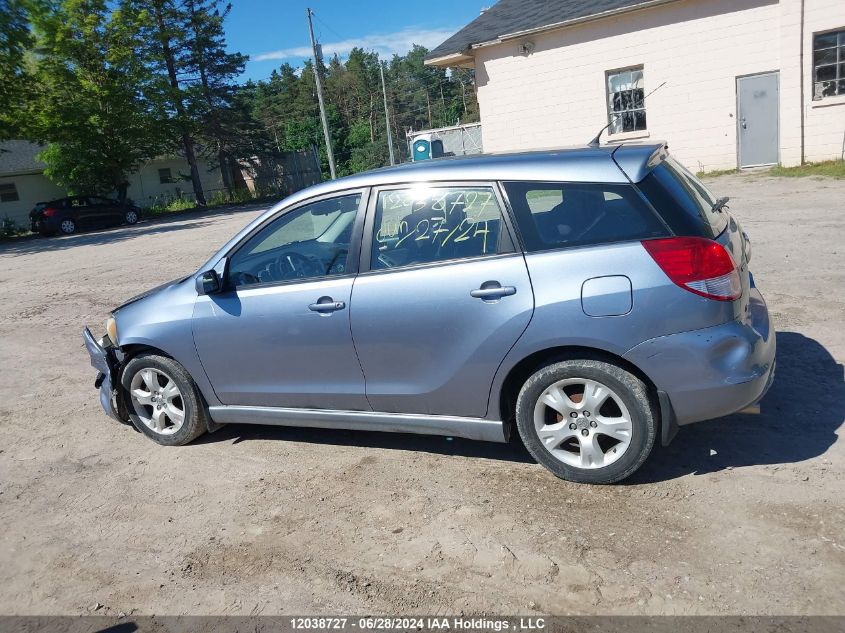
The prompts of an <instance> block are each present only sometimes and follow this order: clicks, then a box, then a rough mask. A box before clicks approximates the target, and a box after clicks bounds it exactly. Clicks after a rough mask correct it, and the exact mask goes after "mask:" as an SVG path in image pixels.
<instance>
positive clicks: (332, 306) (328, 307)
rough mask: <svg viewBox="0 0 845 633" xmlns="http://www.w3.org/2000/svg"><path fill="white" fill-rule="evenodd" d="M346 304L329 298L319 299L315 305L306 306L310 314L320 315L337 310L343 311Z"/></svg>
mask: <svg viewBox="0 0 845 633" xmlns="http://www.w3.org/2000/svg"><path fill="white" fill-rule="evenodd" d="M345 307H346V304H345V303H344V302H343V301H335V300H334V299H332V298H331V297H320V298H319V299H317V302H316V303H312V304H310V305H309V306H308V309H309V310H311V311H312V312H320V313H321V314H328V313H329V312H335V311H337V310H343V309H344V308H345Z"/></svg>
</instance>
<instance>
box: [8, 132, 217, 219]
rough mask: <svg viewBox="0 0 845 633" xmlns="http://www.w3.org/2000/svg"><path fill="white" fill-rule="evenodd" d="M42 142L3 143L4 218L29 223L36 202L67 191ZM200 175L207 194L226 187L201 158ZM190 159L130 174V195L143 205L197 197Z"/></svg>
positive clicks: (161, 162)
mask: <svg viewBox="0 0 845 633" xmlns="http://www.w3.org/2000/svg"><path fill="white" fill-rule="evenodd" d="M41 149H42V148H41V146H39V145H36V144H35V143H30V142H29V141H6V142H5V143H0V219H2V218H4V217H9V218H11V219H12V220H14V221H15V222H16V223H17V224H18V225H20V226H27V225H28V224H29V212H30V211H31V210H32V208H33V207H34V206H35V203H36V202H47V201H50V200H55V199H56V198H63V197H64V196H66V195H67V192H66V191H65V190H64V189H62V188H60V187H57V186H56V185H54V184H53V183H52V182H51V181H50V180H48V179H47V177H46V176H45V175H44V163H42V162H41V161H39V160H38V158H37V157H36V156H37V154H38V152H40V151H41ZM199 171H200V179H201V181H202V184H203V189H204V190H205V195H206V197H210V196H212V195H213V194H214V192H215V191H220V190H222V188H223V182H222V179H221V176H220V170H219V169H217V168H214V169H211V168H210V167H209V165H208V163H206V162H205V161H203V160H200V161H199ZM189 176H190V169H189V167H188V163H187V161H185V160H184V159H182V158H178V157H163V158H157V159H155V160H153V161H150V162H148V163H145V164H144V165H142V166H141V167H140V169H138V171H137V172H135V173H133V174H132V175H131V176H130V177H129V190H128V196H129V197H130V198H131V199H132V200H134V201H135V203H136V204H138V205H139V206H142V207H148V206H151V205H153V204H155V203H156V202H159V201H162V202H165V201H169V200H172V199H173V198H175V197H178V196H181V195H186V196H191V197H193V187H192V185H191V182H190V180H185V177H189Z"/></svg>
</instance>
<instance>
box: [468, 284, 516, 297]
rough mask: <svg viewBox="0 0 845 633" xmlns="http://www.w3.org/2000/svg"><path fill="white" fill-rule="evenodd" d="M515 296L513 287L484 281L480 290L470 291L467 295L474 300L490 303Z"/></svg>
mask: <svg viewBox="0 0 845 633" xmlns="http://www.w3.org/2000/svg"><path fill="white" fill-rule="evenodd" d="M515 294H516V288H514V287H513V286H503V285H501V284H500V283H499V282H498V281H485V282H484V283H483V284H481V288H478V289H476V290H472V291H470V293H469V295H470V296H471V297H475V298H476V299H484V300H485V301H491V300H495V299H501V298H502V297H509V296H511V295H515Z"/></svg>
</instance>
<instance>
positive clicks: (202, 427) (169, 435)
mask: <svg viewBox="0 0 845 633" xmlns="http://www.w3.org/2000/svg"><path fill="white" fill-rule="evenodd" d="M121 385H122V386H123V389H124V390H125V391H124V396H125V399H126V403H127V410H128V411H129V419H130V420H131V421H132V424H133V425H134V426H135V428H136V429H138V430H139V431H140V432H141V433H143V434H144V435H146V436H147V437H149V438H150V439H151V440H153V441H154V442H156V443H158V444H161V445H162V446H184V445H185V444H188V443H189V442H192V441H193V440H195V439H196V438H198V437H199V436H200V435H202V434H203V433H205V431H206V430H207V428H208V424H207V416H208V413H207V411H206V408H205V402H204V401H203V399H202V396H201V395H200V393H199V390H198V389H197V386H196V384H195V383H194V381H193V380H192V379H191V376H190V374H188V372H187V371H186V370H185V368H184V367H182V365H180V364H179V363H177V362H176V361H175V360H173V359H172V358H167V357H166V356H160V355H158V354H140V355H138V356H136V357H134V358H133V359H132V360H130V361H129V362H128V363H127V364H126V367H125V368H124V370H123V374H122V375H121Z"/></svg>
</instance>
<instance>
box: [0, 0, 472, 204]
mask: <svg viewBox="0 0 845 633" xmlns="http://www.w3.org/2000/svg"><path fill="white" fill-rule="evenodd" d="M229 8H230V7H229V5H228V4H225V0H0V140H2V139H3V138H19V137H23V138H27V139H30V140H34V141H37V142H40V143H43V144H45V145H46V148H45V149H44V151H43V152H42V153H41V155H40V158H41V159H42V160H43V161H44V162H45V163H46V165H47V168H46V170H45V173H46V175H47V176H48V177H49V178H50V179H51V180H53V182H55V183H56V184H58V185H60V186H63V187H65V188H67V189H68V191H69V192H71V193H102V194H110V193H112V192H114V191H117V193H118V195H119V196H125V195H126V194H127V191H126V188H127V182H128V177H129V175H130V174H131V173H133V172H134V171H135V170H137V169H138V168H139V166H140V165H142V164H144V163H145V162H147V161H149V160H150V159H153V158H155V157H158V156H162V155H174V154H176V155H180V154H181V155H183V156H185V158H186V159H187V161H188V163H189V165H190V166H191V170H190V171H191V176H190V178H191V180H192V183H193V188H194V198H195V199H196V200H198V201H200V204H202V203H203V201H204V195H205V194H204V192H203V190H202V183H201V182H200V178H199V168H198V166H197V157H204V158H206V159H207V160H208V161H209V162H210V163H211V164H212V166H220V168H221V171H222V174H223V185H224V188H225V189H226V194H225V196H226V199H227V200H229V201H231V200H236V199H238V197H239V196H243V195H244V194H243V193H241V191H242V190H241V189H238V184H239V183H238V180H239V174H238V165H239V164H242V162H243V161H245V160H246V161H250V162H252V163H253V164H256V165H262V166H268V167H270V168H272V165H273V163H274V161H273V158H274V157H276V156H278V155H279V154H280V153H282V152H286V151H294V150H308V149H310V148H311V147H316V148H317V153H318V156H319V158H320V162H321V169H322V172H323V175H324V177H328V174H329V169H328V161H327V152H326V147H325V142H324V138H323V131H322V128H321V122H320V116H319V110H318V106H317V99H316V90H315V76H314V73H315V71H317V70H319V72H320V73H321V75H322V77H323V84H324V87H325V95H326V101H327V107H326V109H327V116H328V119H329V125H330V128H331V134H332V145H333V148H334V154H335V159H336V162H337V169H338V173H339V174H340V175H346V174H351V173H355V172H359V171H362V170H367V169H372V168H374V167H380V166H383V165H385V164H387V163H388V161H389V158H388V155H389V153H388V147H387V130H386V129H385V116H384V109H383V99H382V89H381V81H380V73H379V70H380V66H381V65H382V64H383V62H382V61H381V60H380V59H379V58H378V55H377V54H376V53H374V52H370V51H365V50H363V49H360V48H356V49H353V50H352V51H351V52H350V54H349V56H348V58H346V59H345V60H341V59H340V58H339V57H337V56H335V57H333V58H331V59H329V60H326V61H325V62H324V61H323V60H321V61H320V62H319V65H318V68H315V66H314V63H313V62H312V61H311V60H306V61H304V62H303V65H302V66H301V67H300V68H295V67H294V66H292V65H290V64H283V65H282V66H281V67H279V68H278V69H277V70H276V71H274V72H273V73H272V74H271V76H270V77H269V78H268V79H267V80H266V81H259V82H247V83H246V84H244V85H237V83H236V81H237V78H238V77H239V76H240V74H241V73H242V72H243V68H244V65H245V63H246V59H247V58H246V56H244V55H242V54H240V53H237V52H230V51H228V50H227V47H226V37H225V30H224V23H225V19H226V16H227V14H228V12H229ZM426 52H427V51H426V49H425V48H423V47H421V46H415V47H413V49H412V50H411V51H409V52H408V54H407V55H403V56H401V55H396V56H394V57H393V58H392V59H391V60H390V61H389V62H388V63H386V64H384V72H385V78H386V83H387V101H388V103H389V121H390V123H389V124H390V128H391V132H392V136H393V149H394V152H395V155H396V157H397V160H399V161H400V162H401V161H403V160H407V158H408V147H407V141H406V132H407V131H408V130H410V129H415V130H419V129H424V128H430V127H443V126H447V125H454V124H456V123H458V122H464V123H465V122H472V121H476V120H478V105H477V103H476V99H475V93H474V81H473V74H472V72H471V71H467V70H453V71H451V72H448V73H447V71H445V70H443V69H440V68H433V67H429V66H425V64H424V63H423V59H424V57H425V54H426ZM218 198H219V195H215V198H214V200H215V201H216V200H217V199H218ZM173 204H175V205H176V206H178V205H180V204H183V203H181V202H180V203H173ZM159 206H160V207H161V209H162V210H167V209H169V208H170V207H171V206H172V205H169V204H168V205H159Z"/></svg>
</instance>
